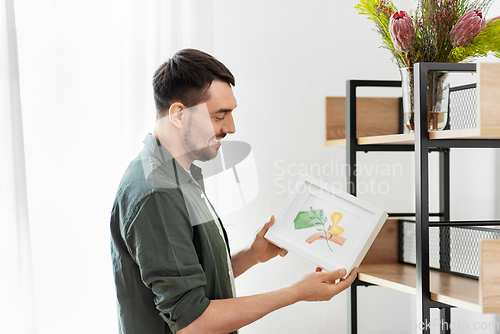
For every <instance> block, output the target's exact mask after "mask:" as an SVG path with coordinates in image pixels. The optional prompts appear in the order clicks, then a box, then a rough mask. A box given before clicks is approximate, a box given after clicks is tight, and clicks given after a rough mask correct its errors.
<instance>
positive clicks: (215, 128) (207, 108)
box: [183, 80, 236, 161]
mask: <svg viewBox="0 0 500 334" xmlns="http://www.w3.org/2000/svg"><path fill="white" fill-rule="evenodd" d="M208 94H209V96H210V98H209V99H208V101H206V102H205V103H203V104H200V105H198V106H195V107H192V108H189V109H190V110H188V112H189V119H188V120H187V122H188V124H187V126H186V130H185V131H184V133H183V139H184V145H185V149H186V152H187V154H188V155H189V156H190V157H191V159H193V160H200V161H207V160H211V159H214V158H215V157H216V156H217V153H218V150H219V148H220V146H221V143H220V140H221V139H222V138H224V137H225V136H226V135H227V134H228V133H234V132H235V131H236V129H235V126H234V121H233V114H232V111H233V109H234V108H236V99H235V98H234V94H233V90H232V88H231V86H230V85H229V84H227V83H225V82H222V81H218V80H215V81H213V82H212V85H211V86H210V88H209V89H208Z"/></svg>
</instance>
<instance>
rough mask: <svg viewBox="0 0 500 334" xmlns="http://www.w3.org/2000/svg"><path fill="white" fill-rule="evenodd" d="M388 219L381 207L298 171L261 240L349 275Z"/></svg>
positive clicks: (325, 267) (321, 265) (323, 266)
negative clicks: (300, 174)
mask: <svg viewBox="0 0 500 334" xmlns="http://www.w3.org/2000/svg"><path fill="white" fill-rule="evenodd" d="M387 218H388V214H387V213H386V212H385V211H384V210H383V209H381V208H378V207H376V206H374V205H372V204H370V203H367V202H366V201H364V200H361V199H359V198H358V197H356V196H353V195H351V194H348V193H346V192H345V191H342V190H340V189H336V188H334V187H332V186H331V185H330V184H327V183H324V182H322V181H321V180H318V179H315V178H313V177H311V176H309V175H302V176H301V177H300V179H299V180H298V181H297V183H296V185H295V187H294V189H293V191H292V192H291V193H290V195H289V196H288V198H287V200H286V201H285V203H284V204H283V206H282V208H281V210H280V211H279V213H278V214H277V215H276V218H275V223H274V225H273V226H272V227H271V228H270V229H269V230H268V231H267V233H266V235H265V238H266V239H267V240H269V241H270V242H271V243H273V244H275V245H277V246H278V247H281V248H284V249H286V250H288V251H289V252H293V253H295V254H297V255H300V256H302V257H303V258H305V259H307V260H310V261H312V262H314V263H315V264H316V265H317V266H318V267H320V268H322V269H325V270H328V271H331V270H336V269H340V268H345V269H346V270H347V273H350V272H351V270H352V269H353V268H355V267H357V266H359V264H360V263H361V261H362V260H363V258H364V256H365V255H366V253H367V252H368V249H369V248H370V246H371V245H372V243H373V241H374V240H375V238H376V236H377V234H378V232H379V231H380V229H381V228H382V226H383V224H384V222H385V221H386V219H387Z"/></svg>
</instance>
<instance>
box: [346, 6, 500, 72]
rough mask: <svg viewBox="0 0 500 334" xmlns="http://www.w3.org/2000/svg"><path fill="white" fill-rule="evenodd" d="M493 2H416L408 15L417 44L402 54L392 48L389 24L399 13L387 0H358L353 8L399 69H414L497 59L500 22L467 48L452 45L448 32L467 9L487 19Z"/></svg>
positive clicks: (492, 24)
mask: <svg viewBox="0 0 500 334" xmlns="http://www.w3.org/2000/svg"><path fill="white" fill-rule="evenodd" d="M492 1H493V0H419V2H418V5H417V10H416V11H415V12H414V13H409V14H410V17H411V18H412V20H413V23H414V26H415V35H416V44H415V47H414V49H413V50H411V51H409V52H406V53H403V52H398V51H397V50H396V48H395V47H394V44H393V42H392V39H391V36H390V33H389V22H390V17H391V15H392V14H394V13H395V12H397V11H398V9H397V8H396V6H394V4H393V3H392V1H390V0H360V1H359V3H358V4H357V5H356V6H354V8H355V9H357V10H358V12H359V14H362V15H367V16H368V19H370V20H371V21H373V22H374V23H375V31H377V32H378V33H379V34H380V36H381V37H382V46H381V47H382V48H385V49H387V50H389V51H390V52H391V54H392V58H393V60H394V61H395V62H396V63H397V64H398V66H399V67H413V64H414V63H417V62H453V63H456V62H469V61H473V60H474V59H476V58H480V57H486V56H488V55H490V54H492V55H494V56H496V57H498V58H500V19H497V20H494V21H489V22H488V23H487V24H486V25H485V27H484V28H483V29H482V30H481V32H480V33H479V35H477V36H476V37H475V38H474V39H473V40H472V41H471V42H470V43H469V44H467V45H466V46H464V47H462V46H456V47H454V46H453V45H451V43H450V41H449V33H450V31H451V29H452V28H453V26H454V25H455V24H456V23H457V21H458V20H459V19H460V17H461V16H462V15H463V14H465V13H466V12H467V11H468V10H470V9H476V10H479V11H480V12H482V14H483V17H485V16H486V13H487V12H488V10H489V8H490V6H491V3H492Z"/></svg>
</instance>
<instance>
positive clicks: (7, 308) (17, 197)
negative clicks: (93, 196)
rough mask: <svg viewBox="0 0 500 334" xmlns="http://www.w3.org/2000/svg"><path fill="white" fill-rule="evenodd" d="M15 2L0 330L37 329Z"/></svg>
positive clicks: (2, 66)
mask: <svg viewBox="0 0 500 334" xmlns="http://www.w3.org/2000/svg"><path fill="white" fill-rule="evenodd" d="M14 17H15V16H14V4H13V0H1V1H0V82H1V86H0V231H1V232H0V236H1V241H0V268H1V269H0V272H1V274H0V333H5V334H7V333H8V334H16V333H20V334H21V333H22V334H32V333H35V332H36V331H35V312H34V311H35V306H34V297H33V296H34V293H33V292H34V288H33V272H32V259H31V243H30V229H29V219H28V201H27V192H26V168H25V158H24V136H23V124H22V114H21V98H20V92H19V68H18V56H17V37H16V24H15V19H14Z"/></svg>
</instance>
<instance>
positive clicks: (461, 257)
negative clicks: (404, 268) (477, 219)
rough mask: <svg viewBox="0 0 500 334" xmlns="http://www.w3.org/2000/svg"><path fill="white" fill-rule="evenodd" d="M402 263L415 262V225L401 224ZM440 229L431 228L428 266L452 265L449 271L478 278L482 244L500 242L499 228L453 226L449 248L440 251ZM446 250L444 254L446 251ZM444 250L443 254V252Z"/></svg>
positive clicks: (437, 267)
mask: <svg viewBox="0 0 500 334" xmlns="http://www.w3.org/2000/svg"><path fill="white" fill-rule="evenodd" d="M401 224H402V229H401V231H402V233H401V239H402V242H401V243H400V246H401V247H402V250H401V254H402V261H403V262H404V263H409V264H415V263H416V248H415V245H416V240H415V225H416V224H415V223H414V222H402V223H401ZM439 229H440V228H439V227H430V228H429V265H430V267H431V268H433V269H442V268H440V262H441V261H442V260H443V259H445V261H444V262H448V259H449V263H450V270H449V271H450V272H452V273H455V274H460V275H463V276H467V277H473V278H478V277H479V242H480V241H481V240H485V239H500V229H494V228H483V227H450V228H449V229H450V248H449V249H447V248H446V247H445V248H442V249H441V250H440V246H439V243H440V233H439ZM444 250H445V251H444ZM443 251H444V253H442V252H443Z"/></svg>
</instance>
